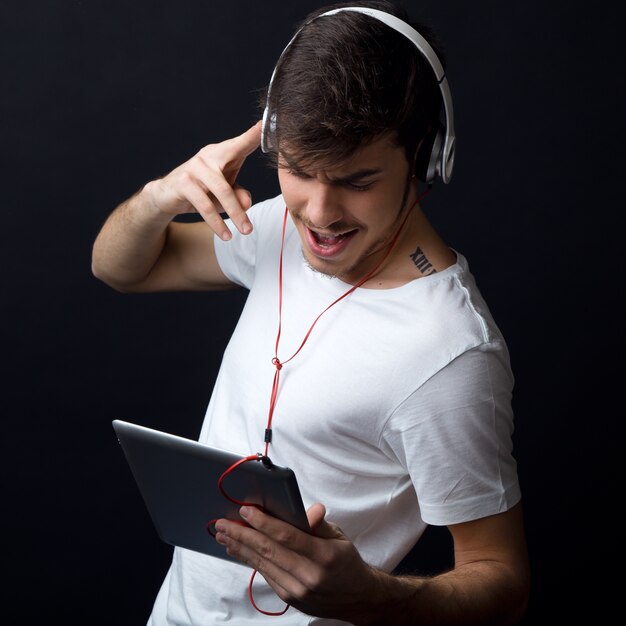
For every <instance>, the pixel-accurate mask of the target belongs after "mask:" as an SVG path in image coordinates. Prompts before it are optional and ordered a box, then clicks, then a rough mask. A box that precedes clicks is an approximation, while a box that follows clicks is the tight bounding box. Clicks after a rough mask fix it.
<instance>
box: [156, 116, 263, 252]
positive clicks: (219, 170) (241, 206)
mask: <svg viewBox="0 0 626 626" xmlns="http://www.w3.org/2000/svg"><path fill="white" fill-rule="evenodd" d="M260 142H261V122H257V123H256V124H254V126H252V127H250V128H249V129H248V130H246V131H245V132H243V133H242V134H241V135H238V136H237V137H233V138H232V139H227V140H225V141H222V142H221V143H217V144H210V145H207V146H205V147H204V148H202V149H201V150H200V151H199V152H198V153H197V154H196V155H195V156H193V157H192V158H191V159H189V161H187V162H186V163H184V164H183V165H181V166H179V167H178V168H176V169H175V170H173V171H172V172H171V173H170V174H168V176H166V177H165V178H164V179H162V180H161V181H159V183H160V184H159V185H157V186H152V187H151V191H152V194H153V201H154V203H155V205H156V206H158V207H160V209H161V210H162V211H164V212H166V213H170V214H177V213H184V212H188V211H193V210H195V211H197V212H198V213H199V214H200V215H201V216H202V218H203V219H204V221H205V222H206V223H207V224H208V225H209V226H210V227H211V229H212V230H213V231H214V232H215V233H216V235H217V236H218V237H220V238H221V239H223V240H228V239H230V238H231V236H232V233H231V232H230V230H229V228H228V226H227V225H226V223H225V222H224V220H223V219H222V217H221V216H220V213H222V214H224V213H225V214H226V215H227V216H228V217H230V218H231V220H232V223H233V224H234V225H235V227H236V228H237V230H238V231H239V232H240V233H242V234H243V235H246V234H248V233H250V232H252V223H251V222H250V220H249V219H248V217H247V215H246V211H247V210H248V209H249V208H250V206H251V205H252V197H251V195H250V192H249V191H247V190H246V189H244V188H243V187H241V186H240V185H238V184H237V182H236V180H237V176H238V175H239V171H240V169H241V167H242V165H243V163H244V162H245V160H246V158H247V157H248V156H249V155H250V154H252V153H253V152H254V151H255V150H256V149H257V148H258V146H259V145H260ZM155 193H156V194H158V195H157V196H156V197H155Z"/></svg>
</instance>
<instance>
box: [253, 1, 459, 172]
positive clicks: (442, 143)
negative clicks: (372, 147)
mask: <svg viewBox="0 0 626 626" xmlns="http://www.w3.org/2000/svg"><path fill="white" fill-rule="evenodd" d="M344 11H352V12H354V13H362V14H364V15H369V16H370V17H372V18H374V19H376V20H378V21H379V22H382V23H383V24H386V25H387V26H389V27H390V28H392V29H393V30H395V31H396V32H398V33H400V34H402V35H404V36H405V37H406V38H407V39H408V40H409V41H411V42H412V43H413V44H414V45H415V47H416V48H417V49H418V50H419V52H420V53H421V54H422V56H423V57H424V58H425V59H426V60H427V61H428V63H429V65H430V67H431V68H432V70H433V72H434V74H435V78H436V80H437V84H438V85H439V89H440V91H441V97H442V100H443V108H444V114H445V127H444V131H443V138H442V139H440V140H439V141H437V140H435V151H436V154H434V155H433V156H434V157H435V158H436V162H435V163H433V169H434V170H435V171H436V173H438V174H439V175H440V176H441V178H442V180H443V182H444V183H448V182H450V178H451V177H452V169H453V167H454V152H455V151H454V148H455V140H456V136H455V133H454V115H453V108H452V96H451V94H450V87H449V85H448V79H447V78H446V75H445V72H444V69H443V66H442V65H441V62H440V61H439V58H438V57H437V54H436V53H435V51H434V50H433V48H432V46H431V45H430V44H429V43H428V41H426V39H425V38H424V37H423V36H422V35H420V34H419V33H418V32H417V31H416V30H415V29H414V28H413V27H412V26H410V25H409V24H407V23H406V22H404V21H402V20H401V19H399V18H397V17H396V16H395V15H391V14H389V13H386V12H385V11H380V10H378V9H370V8H367V7H342V8H339V9H332V10H330V11H326V12H325V13H321V14H320V15H317V16H316V17H314V18H312V19H310V20H309V21H308V22H306V23H305V24H303V25H302V27H301V28H299V29H298V30H297V31H296V33H295V34H294V36H293V37H292V38H291V39H290V41H289V43H288V44H287V45H286V46H285V48H284V49H283V51H282V53H281V55H280V57H279V59H278V62H277V63H276V66H275V67H274V71H273V72H272V77H271V78H270V83H269V86H268V89H267V100H266V106H265V110H264V112H263V129H262V133H261V149H262V150H263V152H268V151H269V150H270V148H271V145H270V140H269V135H270V134H271V133H272V132H274V130H275V129H276V114H275V113H274V114H272V115H270V113H269V99H270V92H271V89H272V83H273V82H274V76H275V75H276V71H277V69H278V66H279V64H280V60H281V59H282V57H283V55H284V54H285V52H286V51H287V49H288V48H289V46H291V44H292V43H293V41H294V40H295V38H296V37H297V36H298V35H299V34H300V31H301V30H302V29H303V28H305V27H306V26H308V25H309V24H310V23H311V22H313V21H315V20H316V19H318V18H320V17H324V16H327V15H335V14H336V13H342V12H344ZM434 173H435V172H433V175H434Z"/></svg>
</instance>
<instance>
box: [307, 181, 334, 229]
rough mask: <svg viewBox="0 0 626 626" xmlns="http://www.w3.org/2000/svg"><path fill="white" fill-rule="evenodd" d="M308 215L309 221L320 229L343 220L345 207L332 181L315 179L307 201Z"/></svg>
mask: <svg viewBox="0 0 626 626" xmlns="http://www.w3.org/2000/svg"><path fill="white" fill-rule="evenodd" d="M306 216H307V219H308V221H309V223H310V224H311V225H312V226H314V227H315V228H319V229H324V228H328V227H329V226H332V225H333V224H335V223H336V222H339V221H341V219H342V217H343V208H342V204H341V197H340V193H339V190H338V189H336V188H335V187H334V185H333V184H332V183H328V182H325V181H322V180H316V181H314V182H313V184H312V185H311V192H310V194H309V198H308V201H307V208H306Z"/></svg>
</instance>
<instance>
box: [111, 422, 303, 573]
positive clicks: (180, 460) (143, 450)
mask: <svg viewBox="0 0 626 626" xmlns="http://www.w3.org/2000/svg"><path fill="white" fill-rule="evenodd" d="M113 428H114V429H115V433H116V435H117V438H118V441H119V443H120V444H121V447H122V449H123V451H124V454H125V457H126V460H127V461H128V464H129V466H130V469H131V471H132V474H133V476H134V478H135V481H136V483H137V486H138V487H139V490H140V492H141V495H142V497H143V500H144V502H145V504H146V507H147V509H148V512H149V514H150V517H151V518H152V521H153V523H154V526H155V528H156V531H157V533H158V535H159V537H160V538H161V539H162V540H163V541H165V542H166V543H169V544H171V545H174V546H179V547H181V548H187V549H189V550H195V551H196V552H202V553H204V554H210V555H213V556H217V557H220V558H224V559H228V560H231V561H235V562H238V561H236V560H235V559H234V558H233V557H230V556H229V555H228V554H227V553H226V550H225V548H224V547H223V546H221V545H220V544H218V543H217V541H215V539H214V538H213V537H212V536H211V535H210V534H209V533H208V531H207V523H208V522H209V521H210V520H214V519H219V518H227V519H234V520H241V517H240V515H239V512H238V511H239V507H238V506H237V505H236V504H233V503H231V502H230V501H229V500H227V499H226V498H224V496H222V494H221V493H220V492H219V490H218V487H217V482H218V479H219V477H220V476H221V475H222V473H223V472H224V471H225V470H226V469H227V468H228V467H230V466H231V465H232V464H233V463H234V462H236V461H237V460H239V459H240V458H241V456H240V455H236V454H233V453H231V452H227V451H225V450H220V449H218V448H212V447H210V446H207V445H204V444H201V443H199V442H197V441H193V440H190V439H185V438H184V437H178V436H176V435H171V434H169V433H164V432H161V431H158V430H153V429H151V428H146V427H145V426H139V425H137V424H132V423H130V422H125V421H122V420H114V421H113ZM223 487H224V489H225V491H226V493H228V495H230V496H231V497H233V498H235V499H237V500H241V501H245V502H254V503H256V504H259V505H261V506H262V507H263V508H264V509H265V510H266V511H267V512H268V513H270V514H272V515H273V516H274V517H277V518H279V519H282V520H285V521H287V522H289V523H291V524H293V525H294V526H296V527H298V528H300V529H302V530H305V531H307V532H309V531H310V529H309V525H308V521H307V518H306V512H305V509H304V505H303V503H302V498H301V495H300V490H299V488H298V484H297V481H296V477H295V474H294V473H293V471H292V470H291V469H289V468H286V467H279V466H276V465H274V466H273V467H272V469H267V468H266V467H265V466H264V465H263V464H262V463H257V462H255V461H251V462H248V463H244V464H242V465H240V466H239V467H237V468H236V469H235V470H234V471H233V472H232V474H230V475H229V476H228V477H226V478H225V480H224V482H223Z"/></svg>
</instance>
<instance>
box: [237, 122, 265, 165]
mask: <svg viewBox="0 0 626 626" xmlns="http://www.w3.org/2000/svg"><path fill="white" fill-rule="evenodd" d="M262 127H263V121H262V120H259V121H258V122H256V124H254V125H253V126H250V128H248V130H246V131H244V132H243V133H241V135H238V136H237V137H234V138H233V139H232V142H233V143H234V144H235V145H236V146H237V149H238V150H237V151H238V152H239V153H240V154H241V156H244V157H247V156H250V155H251V154H252V153H253V152H254V151H255V150H256V149H257V148H258V147H259V146H260V145H261V129H262Z"/></svg>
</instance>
